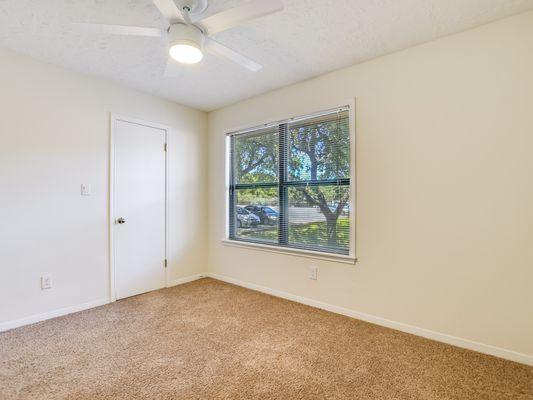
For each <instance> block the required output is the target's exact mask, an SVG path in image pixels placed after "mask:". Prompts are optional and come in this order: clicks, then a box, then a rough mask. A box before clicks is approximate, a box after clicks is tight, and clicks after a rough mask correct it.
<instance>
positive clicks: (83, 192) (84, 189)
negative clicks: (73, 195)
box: [81, 183, 92, 196]
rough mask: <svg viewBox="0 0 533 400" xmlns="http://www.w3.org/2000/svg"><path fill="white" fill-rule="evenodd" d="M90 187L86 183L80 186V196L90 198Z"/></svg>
mask: <svg viewBox="0 0 533 400" xmlns="http://www.w3.org/2000/svg"><path fill="white" fill-rule="evenodd" d="M91 192H92V191H91V185H89V184H87V183H82V184H81V195H82V196H90V195H91Z"/></svg>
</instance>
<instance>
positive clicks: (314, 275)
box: [308, 266, 318, 281]
mask: <svg viewBox="0 0 533 400" xmlns="http://www.w3.org/2000/svg"><path fill="white" fill-rule="evenodd" d="M308 272H309V279H312V280H314V281H316V280H317V279H318V267H314V266H313V267H309V271H308Z"/></svg>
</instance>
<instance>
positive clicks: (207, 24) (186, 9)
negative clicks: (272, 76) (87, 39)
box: [75, 0, 283, 76]
mask: <svg viewBox="0 0 533 400" xmlns="http://www.w3.org/2000/svg"><path fill="white" fill-rule="evenodd" d="M152 1H153V3H154V4H155V6H156V7H157V8H158V9H159V11H160V12H161V14H163V16H164V17H165V18H166V20H167V21H168V22H169V27H168V28H167V29H159V28H148V27H141V26H126V25H105V24H89V23H77V24H75V25H77V26H78V27H80V28H81V29H82V30H84V31H85V32H89V33H101V34H113V35H132V36H151V37H160V38H164V39H165V40H167V41H168V51H169V55H170V57H169V59H168V62H167V67H166V69H165V75H167V76H173V75H174V74H173V72H172V71H173V64H174V62H173V60H175V61H178V62H180V63H183V64H195V63H197V62H199V61H201V60H202V58H203V52H204V51H207V52H209V53H212V54H215V55H217V56H220V57H224V58H227V59H229V60H231V61H233V62H235V63H237V64H239V65H241V66H243V67H244V68H247V69H248V70H250V71H253V72H257V71H259V70H260V69H261V68H262V66H261V65H260V64H258V63H256V62H255V61H253V60H251V59H249V58H248V57H246V56H244V55H242V54H240V53H238V52H237V51H235V50H232V49H230V48H229V47H226V46H225V45H223V44H221V43H219V42H217V41H216V40H214V39H213V38H212V37H211V35H214V34H216V33H218V32H222V31H225V30H227V29H230V28H233V27H235V26H237V25H240V24H242V23H244V22H246V21H249V20H252V19H256V18H260V17H264V16H266V15H269V14H273V13H276V12H278V11H281V10H283V3H282V1H281V0H252V1H249V2H248V3H247V4H244V5H242V6H239V7H235V8H231V9H228V10H225V11H222V12H220V13H218V14H214V15H211V16H209V17H206V18H202V14H203V13H204V11H205V10H206V9H207V6H208V0H152Z"/></svg>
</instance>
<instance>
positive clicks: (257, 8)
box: [198, 0, 283, 35]
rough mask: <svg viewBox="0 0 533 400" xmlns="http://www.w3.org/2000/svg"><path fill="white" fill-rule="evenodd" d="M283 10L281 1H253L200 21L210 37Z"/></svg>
mask: <svg viewBox="0 0 533 400" xmlns="http://www.w3.org/2000/svg"><path fill="white" fill-rule="evenodd" d="M281 10H283V2H282V1H281V0H253V1H251V2H249V3H247V4H245V5H243V6H240V7H235V8H231V9H229V10H226V11H222V12H220V13H218V14H215V15H211V16H210V17H207V18H205V19H202V20H200V21H198V22H199V23H200V25H201V26H202V28H204V29H205V30H206V31H207V33H208V34H209V35H213V34H215V33H217V32H222V31H225V30H226V29H230V28H233V27H234V26H237V25H240V24H242V23H244V22H246V21H250V20H252V19H256V18H261V17H264V16H266V15H269V14H273V13H275V12H278V11H281Z"/></svg>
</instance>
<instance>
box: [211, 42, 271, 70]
mask: <svg viewBox="0 0 533 400" xmlns="http://www.w3.org/2000/svg"><path fill="white" fill-rule="evenodd" d="M204 48H205V50H207V51H209V52H210V53H213V54H215V55H217V56H220V57H224V58H227V59H228V60H231V61H233V62H234V63H237V64H239V65H241V66H243V67H244V68H247V69H249V70H250V71H253V72H257V71H259V70H260V69H261V68H263V66H262V65H261V64H258V63H256V62H255V61H252V60H250V59H249V58H248V57H245V56H243V55H242V54H240V53H237V52H236V51H235V50H232V49H230V48H229V47H226V46H224V45H223V44H221V43H219V42H217V41H215V40H213V39H210V38H206V40H205V45H204Z"/></svg>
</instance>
